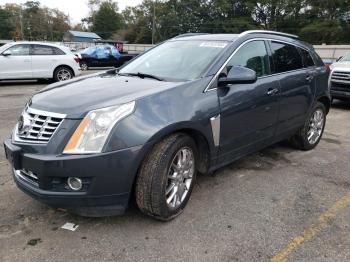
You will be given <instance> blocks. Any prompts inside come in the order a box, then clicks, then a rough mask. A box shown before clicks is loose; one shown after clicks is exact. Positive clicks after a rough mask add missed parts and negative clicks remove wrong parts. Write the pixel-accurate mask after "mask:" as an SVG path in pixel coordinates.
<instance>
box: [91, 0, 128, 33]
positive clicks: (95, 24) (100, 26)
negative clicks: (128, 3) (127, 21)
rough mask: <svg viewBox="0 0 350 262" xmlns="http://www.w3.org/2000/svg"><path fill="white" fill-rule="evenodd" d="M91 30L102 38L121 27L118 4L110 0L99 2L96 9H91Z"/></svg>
mask: <svg viewBox="0 0 350 262" xmlns="http://www.w3.org/2000/svg"><path fill="white" fill-rule="evenodd" d="M91 23H92V25H91V30H92V31H94V32H95V33H97V34H98V35H100V36H101V37H102V38H104V39H108V38H110V37H111V36H112V35H113V33H115V32H117V31H118V30H119V29H121V28H122V27H123V22H122V16H121V15H120V14H119V13H118V5H117V3H116V2H112V1H111V0H108V1H103V2H101V3H100V4H99V7H98V10H97V11H93V14H92V17H91Z"/></svg>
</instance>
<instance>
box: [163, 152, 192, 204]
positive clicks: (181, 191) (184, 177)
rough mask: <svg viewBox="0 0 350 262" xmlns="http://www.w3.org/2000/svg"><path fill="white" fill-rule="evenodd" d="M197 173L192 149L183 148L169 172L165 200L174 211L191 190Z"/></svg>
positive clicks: (174, 159)
mask: <svg viewBox="0 0 350 262" xmlns="http://www.w3.org/2000/svg"><path fill="white" fill-rule="evenodd" d="M194 172H195V160H194V154H193V151H192V149H190V148H189V147H183V148H181V149H180V150H179V151H178V152H177V153H176V155H175V157H174V158H173V161H172V163H171V165H170V168H169V171H168V180H167V185H166V189H165V198H166V202H167V204H168V206H169V207H170V208H172V209H176V208H177V207H179V206H180V205H181V204H182V203H183V202H184V200H185V199H186V196H187V194H188V192H189V190H190V188H191V185H192V181H193V175H194Z"/></svg>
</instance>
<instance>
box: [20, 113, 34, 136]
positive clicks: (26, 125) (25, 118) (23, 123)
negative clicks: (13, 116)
mask: <svg viewBox="0 0 350 262" xmlns="http://www.w3.org/2000/svg"><path fill="white" fill-rule="evenodd" d="M30 126H31V121H30V119H29V115H28V114H26V113H23V114H22V115H21V116H20V117H19V119H18V123H17V132H18V134H19V135H22V136H23V135H24V136H26V135H27V133H28V131H29V129H30Z"/></svg>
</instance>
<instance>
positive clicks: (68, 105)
mask: <svg viewBox="0 0 350 262" xmlns="http://www.w3.org/2000/svg"><path fill="white" fill-rule="evenodd" d="M181 84H182V83H181V82H175V83H174V82H163V81H157V80H153V79H146V78H145V79H141V78H138V77H127V76H118V75H116V74H108V73H104V74H95V75H92V76H88V77H80V78H75V79H73V80H70V81H67V82H61V83H56V84H53V85H49V86H48V87H46V88H45V89H43V90H42V91H40V92H39V93H36V94H35V95H34V96H33V97H32V99H31V101H30V107H32V108H35V109H39V110H44V111H49V112H54V113H61V114H66V115H67V118H71V119H78V118H82V117H84V116H85V114H86V113H87V112H89V111H91V110H94V109H98V108H103V107H108V106H113V105H118V104H123V103H127V102H130V101H133V100H137V99H139V98H141V97H145V96H149V95H152V94H154V93H157V92H161V91H164V90H167V89H169V88H173V87H175V86H178V85H181Z"/></svg>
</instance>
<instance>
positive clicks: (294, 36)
mask: <svg viewBox="0 0 350 262" xmlns="http://www.w3.org/2000/svg"><path fill="white" fill-rule="evenodd" d="M248 34H270V35H279V36H285V37H290V38H295V39H299V36H297V35H292V34H287V33H281V32H276V31H269V30H248V31H245V32H243V33H241V34H239V37H241V36H245V35H248Z"/></svg>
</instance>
